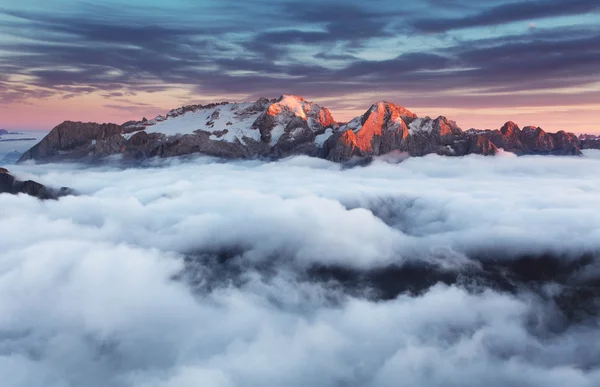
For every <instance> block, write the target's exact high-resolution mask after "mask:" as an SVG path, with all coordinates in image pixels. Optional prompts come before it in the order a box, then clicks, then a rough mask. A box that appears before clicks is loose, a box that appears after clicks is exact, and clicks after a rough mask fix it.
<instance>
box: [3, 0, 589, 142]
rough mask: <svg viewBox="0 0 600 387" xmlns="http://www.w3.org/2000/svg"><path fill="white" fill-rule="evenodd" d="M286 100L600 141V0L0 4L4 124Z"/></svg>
mask: <svg viewBox="0 0 600 387" xmlns="http://www.w3.org/2000/svg"><path fill="white" fill-rule="evenodd" d="M281 94H297V95H301V96H303V97H305V98H306V99H308V100H312V101H314V102H317V103H319V104H321V105H322V106H325V107H328V108H329V109H330V110H331V111H332V113H333V115H334V117H335V118H336V119H337V120H340V121H343V120H348V119H350V118H352V117H354V116H356V115H358V114H362V113H363V112H364V111H365V110H366V109H367V108H368V107H369V106H370V104H371V103H373V102H376V101H378V100H388V101H391V102H394V103H396V104H399V105H402V106H405V107H407V108H409V109H411V110H413V111H414V112H415V113H417V114H419V115H423V116H424V115H430V116H438V115H445V116H447V117H449V118H451V119H454V120H456V121H457V122H458V124H459V126H461V127H462V128H463V129H468V128H471V127H476V128H480V129H485V128H498V127H500V126H501V125H502V124H503V123H504V122H505V121H508V120H513V121H515V122H516V123H517V124H519V125H521V126H525V125H538V126H541V127H543V128H544V129H546V130H549V131H556V130H559V129H566V130H569V131H573V132H600V1H599V0H533V1H525V0H485V1H483V0H476V1H475V0H418V1H416V0H415V1H398V0H380V1H365V0H363V1H359V0H347V1H342V0H339V1H334V0H326V1H320V0H304V1H302V2H299V1H287V0H281V1H273V0H271V1H266V0H243V1H242V0H235V1H234V0H197V1H196V0H169V1H162V0H161V1H151V0H143V1H142V0H120V1H117V0H104V1H102V2H99V1H80V0H19V1H16V0H0V128H6V129H44V130H48V129H51V128H52V127H53V126H55V125H57V124H58V123H60V122H62V121H64V120H67V119H68V120H82V121H97V122H117V123H122V122H124V121H127V120H130V119H141V117H142V116H146V117H148V118H150V117H154V116H156V115H157V114H164V113H165V112H166V111H168V110H169V109H171V108H175V107H178V106H181V105H186V104H192V103H209V102H218V101H245V100H256V99H258V98H259V97H261V96H265V97H269V98H274V97H278V96H279V95H281Z"/></svg>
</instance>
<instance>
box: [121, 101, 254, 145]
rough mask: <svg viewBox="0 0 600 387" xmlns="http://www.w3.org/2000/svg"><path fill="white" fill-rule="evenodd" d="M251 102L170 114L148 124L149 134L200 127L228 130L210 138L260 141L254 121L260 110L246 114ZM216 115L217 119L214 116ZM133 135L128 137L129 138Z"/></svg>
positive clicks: (190, 131) (178, 132) (177, 132)
mask: <svg viewBox="0 0 600 387" xmlns="http://www.w3.org/2000/svg"><path fill="white" fill-rule="evenodd" d="M252 105H253V104H252V103H235V104H228V105H218V106H215V107H212V108H207V109H199V110H196V111H193V112H187V113H184V114H181V115H179V116H176V117H168V118H166V119H165V120H163V121H160V122H157V123H155V124H153V125H149V126H148V127H146V129H145V131H146V133H162V134H164V135H166V136H175V135H184V134H193V133H194V132H195V131H197V130H202V131H206V132H210V133H214V132H221V131H225V130H227V133H225V134H223V135H221V136H217V135H215V134H212V135H210V137H209V138H210V139H211V140H217V141H227V142H235V141H236V140H239V141H240V142H242V143H244V140H243V138H244V137H248V138H252V139H253V140H256V141H260V132H259V131H258V130H257V129H252V124H253V123H254V121H256V119H257V118H258V116H259V115H260V113H261V112H253V113H252V114H243V112H244V110H245V109H246V108H249V107H250V106H252ZM213 117H214V118H213ZM128 137H131V136H127V135H126V138H128Z"/></svg>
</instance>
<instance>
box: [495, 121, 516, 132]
mask: <svg viewBox="0 0 600 387" xmlns="http://www.w3.org/2000/svg"><path fill="white" fill-rule="evenodd" d="M520 131H521V129H519V125H517V124H515V123H514V122H512V121H508V122H506V123H505V124H504V125H503V126H502V128H500V132H502V134H503V135H510V134H512V133H518V132H520Z"/></svg>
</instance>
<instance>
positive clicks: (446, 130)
mask: <svg viewBox="0 0 600 387" xmlns="http://www.w3.org/2000/svg"><path fill="white" fill-rule="evenodd" d="M437 124H438V125H437V126H438V127H439V129H440V133H439V134H440V136H451V135H452V134H454V132H453V128H452V126H450V124H449V123H448V122H447V121H446V119H445V118H444V117H439V118H438V119H437Z"/></svg>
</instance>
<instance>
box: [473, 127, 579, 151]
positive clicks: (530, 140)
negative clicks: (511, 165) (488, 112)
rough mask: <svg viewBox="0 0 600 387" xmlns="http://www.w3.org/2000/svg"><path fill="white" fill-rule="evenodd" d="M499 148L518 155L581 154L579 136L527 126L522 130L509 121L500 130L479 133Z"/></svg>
mask: <svg viewBox="0 0 600 387" xmlns="http://www.w3.org/2000/svg"><path fill="white" fill-rule="evenodd" d="M479 133H480V134H481V135H483V136H485V137H486V138H488V139H489V140H490V141H492V142H493V143H494V145H496V146H497V147H498V148H502V149H504V150H505V151H508V152H512V153H515V154H517V155H529V154H539V155H578V154H580V153H581V149H580V143H579V139H578V138H577V136H575V135H574V134H572V133H566V132H565V131H562V130H561V131H559V132H557V133H546V132H545V131H544V130H543V129H542V128H539V127H534V126H526V127H525V128H523V130H521V129H520V128H519V126H518V125H517V124H515V123H514V122H512V121H509V122H507V123H505V124H504V126H502V128H501V129H500V130H488V131H481V132H479Z"/></svg>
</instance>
